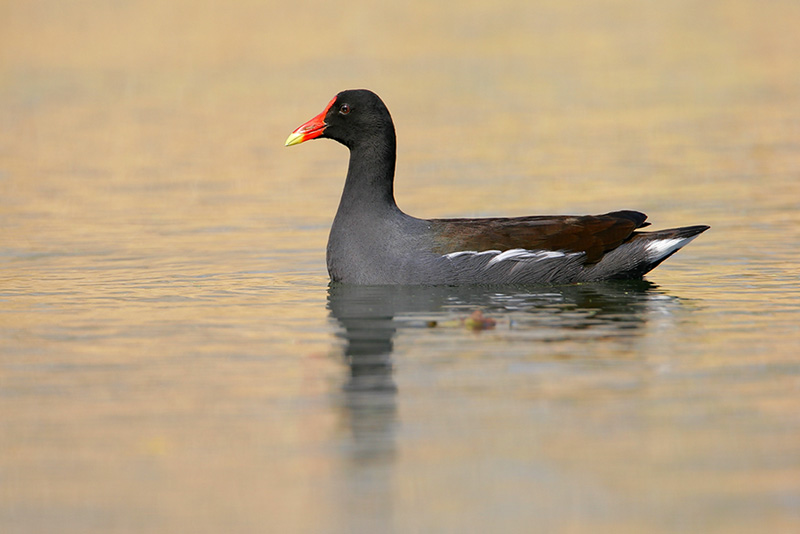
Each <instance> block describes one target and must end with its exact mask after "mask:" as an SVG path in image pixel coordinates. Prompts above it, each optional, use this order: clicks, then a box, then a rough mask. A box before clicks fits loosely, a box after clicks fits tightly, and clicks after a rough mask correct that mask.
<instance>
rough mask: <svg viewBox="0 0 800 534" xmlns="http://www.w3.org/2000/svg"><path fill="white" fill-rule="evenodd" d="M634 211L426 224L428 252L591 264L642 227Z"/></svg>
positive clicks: (644, 223) (448, 220)
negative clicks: (572, 258)
mask: <svg viewBox="0 0 800 534" xmlns="http://www.w3.org/2000/svg"><path fill="white" fill-rule="evenodd" d="M646 218H647V216H646V215H645V214H644V213H640V212H638V211H616V212H612V213H606V214H604V215H585V216H533V217H516V218H489V219H432V220H431V221H430V224H431V230H433V231H434V233H435V235H436V247H435V249H434V252H437V253H439V254H449V253H451V252H458V251H462V250H474V251H477V252H480V251H483V250H509V249H513V248H523V249H527V250H560V251H568V252H584V253H586V262H587V263H594V262H597V261H599V260H600V258H602V257H603V255H604V254H605V253H606V252H608V251H610V250H613V249H614V248H616V247H618V246H619V245H621V244H622V243H623V242H625V241H626V240H627V239H629V238H630V237H631V235H632V234H633V231H634V230H636V229H637V228H641V227H643V226H647V225H648V224H649V223H646V222H644V221H645V219H646Z"/></svg>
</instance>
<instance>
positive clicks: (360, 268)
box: [286, 90, 708, 285]
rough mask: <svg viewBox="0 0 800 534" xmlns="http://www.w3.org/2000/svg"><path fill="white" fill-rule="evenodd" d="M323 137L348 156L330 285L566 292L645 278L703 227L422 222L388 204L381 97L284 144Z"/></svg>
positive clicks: (591, 219)
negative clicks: (566, 287) (538, 287)
mask: <svg viewBox="0 0 800 534" xmlns="http://www.w3.org/2000/svg"><path fill="white" fill-rule="evenodd" d="M317 137H327V138H330V139H334V140H336V141H339V142H340V143H342V144H344V145H345V146H347V147H348V148H349V149H350V164H349V167H348V171H347V178H346V180H345V186H344V191H343V192H342V197H341V201H340V203H339V209H338V211H337V213H336V217H335V218H334V221H333V225H332V227H331V233H330V237H329V240H328V250H327V262H328V272H329V274H330V277H331V280H332V281H334V282H342V283H348V284H362V285H365V284H370V285H385V284H429V285H441V284H446V285H462V284H568V283H577V282H590V281H600V280H611V279H629V278H641V277H642V276H643V275H644V274H645V273H647V272H648V271H650V270H651V269H653V268H654V267H656V266H657V265H658V264H659V263H661V262H662V261H664V260H665V259H666V258H667V257H669V256H670V255H672V254H673V253H674V252H676V251H677V250H678V249H680V248H681V247H682V246H684V245H686V244H687V243H688V242H690V241H691V240H692V239H694V238H695V237H696V236H697V235H699V234H700V233H702V232H704V231H705V230H707V229H708V226H689V227H682V228H675V229H670V230H661V231H656V232H640V231H637V229H639V228H642V227H644V226H647V225H648V224H649V223H646V222H645V219H646V216H645V215H644V214H643V213H640V212H637V211H616V212H612V213H607V214H604V215H586V216H567V215H560V216H529V217H514V218H483V219H418V218H415V217H412V216H410V215H407V214H406V213H404V212H403V211H401V210H400V208H398V206H397V204H396V203H395V200H394V170H395V157H396V140H395V131H394V124H393V123H392V119H391V116H390V115H389V111H388V110H387V109H386V106H385V105H384V104H383V102H382V101H381V99H380V98H379V97H378V96H377V95H375V94H374V93H372V92H370V91H366V90H355V91H344V92H342V93H339V94H338V95H336V97H335V98H334V99H333V100H331V102H330V103H329V104H328V106H327V107H326V108H325V110H324V111H323V112H322V113H320V114H319V115H318V116H316V117H314V118H313V119H311V120H310V121H308V122H307V123H305V124H303V125H302V126H300V127H299V128H297V129H296V130H295V131H294V132H293V133H292V135H290V136H289V139H288V140H287V142H286V144H287V145H292V144H297V143H300V142H303V141H306V140H308V139H314V138H317Z"/></svg>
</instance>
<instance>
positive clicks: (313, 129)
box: [286, 97, 336, 146]
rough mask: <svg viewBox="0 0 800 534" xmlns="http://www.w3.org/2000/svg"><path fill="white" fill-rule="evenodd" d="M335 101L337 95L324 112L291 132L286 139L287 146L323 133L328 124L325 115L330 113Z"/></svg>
mask: <svg viewBox="0 0 800 534" xmlns="http://www.w3.org/2000/svg"><path fill="white" fill-rule="evenodd" d="M334 102H336V97H333V100H331V101H330V102H328V105H327V106H325V109H324V110H323V111H322V113H320V114H319V115H317V116H316V117H314V118H313V119H311V120H310V121H308V122H306V123H305V124H303V125H301V126H299V127H298V128H297V129H296V130H295V131H293V132H292V133H291V134H289V138H288V139H286V146H292V145H296V144H299V143H302V142H303V141H308V140H309V139H316V138H317V137H319V136H320V135H322V132H324V131H325V127H326V126H327V124H325V115H327V114H328V110H329V109H331V106H333V103H334Z"/></svg>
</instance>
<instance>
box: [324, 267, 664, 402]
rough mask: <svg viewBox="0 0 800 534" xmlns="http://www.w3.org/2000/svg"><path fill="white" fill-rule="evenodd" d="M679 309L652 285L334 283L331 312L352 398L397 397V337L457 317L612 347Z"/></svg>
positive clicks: (550, 337) (638, 282)
mask: <svg viewBox="0 0 800 534" xmlns="http://www.w3.org/2000/svg"><path fill="white" fill-rule="evenodd" d="M677 302H678V299H677V298H676V297H670V296H667V295H665V294H664V293H663V292H662V291H660V290H658V286H656V285H655V284H652V283H651V282H648V281H646V280H636V281H617V282H604V283H593V284H583V285H569V286H547V287H506V286H497V287H491V286H457V287H451V286H354V285H344V284H335V283H334V284H331V285H330V287H329V290H328V309H329V311H330V314H331V317H332V318H334V319H335V320H336V321H337V322H338V323H339V325H340V326H341V327H342V330H341V331H340V332H339V333H338V336H340V337H341V338H343V339H344V341H345V347H344V356H345V361H346V363H347V366H348V369H349V375H348V378H347V380H346V382H345V384H344V386H343V388H344V390H345V391H351V392H367V391H373V392H384V393H394V392H396V390H397V386H396V384H395V381H394V377H393V372H392V371H393V367H392V352H393V348H394V346H393V339H394V337H395V335H396V334H397V331H398V330H399V329H402V330H404V331H406V332H413V331H414V330H420V329H421V328H425V327H426V326H432V325H435V324H447V323H448V321H449V322H451V323H452V321H451V319H452V317H453V314H457V315H459V316H462V317H465V318H466V317H468V316H469V315H470V313H472V312H473V311H475V310H483V311H484V313H485V314H487V315H489V316H491V317H493V318H494V319H496V320H498V329H502V328H514V329H517V330H520V329H524V330H526V331H527V332H529V333H532V334H536V330H537V329H540V330H542V331H543V330H544V329H545V327H546V330H547V334H545V335H542V336H536V335H534V339H536V340H539V341H549V340H563V339H565V338H570V336H574V335H576V334H575V333H576V331H579V330H586V329H592V328H594V329H598V330H601V331H602V335H603V338H606V339H607V338H608V337H609V336H610V337H614V336H632V335H636V332H637V331H638V330H639V329H640V328H641V327H642V326H644V325H645V324H646V323H647V320H648V315H649V312H652V311H653V310H654V309H658V308H663V307H665V306H667V307H669V306H674V305H676V304H677ZM431 317H433V318H435V320H430V318H431ZM423 318H428V320H423Z"/></svg>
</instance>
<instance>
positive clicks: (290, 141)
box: [284, 132, 303, 146]
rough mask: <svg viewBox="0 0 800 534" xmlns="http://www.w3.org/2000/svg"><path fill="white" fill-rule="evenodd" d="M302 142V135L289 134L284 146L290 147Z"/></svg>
mask: <svg viewBox="0 0 800 534" xmlns="http://www.w3.org/2000/svg"><path fill="white" fill-rule="evenodd" d="M302 142H303V134H301V133H295V132H292V133H291V134H289V137H287V138H286V144H285V145H284V146H292V145H296V144H298V143H302Z"/></svg>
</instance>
